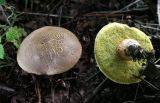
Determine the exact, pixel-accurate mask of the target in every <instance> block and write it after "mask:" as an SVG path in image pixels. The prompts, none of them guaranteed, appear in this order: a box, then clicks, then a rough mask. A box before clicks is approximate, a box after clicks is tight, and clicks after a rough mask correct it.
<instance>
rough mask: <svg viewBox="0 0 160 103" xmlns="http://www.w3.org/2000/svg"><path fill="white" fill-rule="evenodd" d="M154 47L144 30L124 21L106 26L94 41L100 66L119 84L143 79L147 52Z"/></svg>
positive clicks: (104, 72)
mask: <svg viewBox="0 0 160 103" xmlns="http://www.w3.org/2000/svg"><path fill="white" fill-rule="evenodd" d="M152 50H153V46H152V43H151V41H150V39H149V37H148V36H147V35H146V34H145V33H143V32H142V31H140V30H139V29H137V28H135V27H129V26H127V25H125V24H121V23H110V24H108V25H106V26H104V27H103V28H102V29H101V30H100V31H99V32H98V34H97V36H96V39H95V45H94V52H95V58H96V62H97V64H98V66H99V68H100V70H101V71H102V72H103V74H104V75H105V76H106V77H108V78H109V79H111V80H112V81H114V82H116V83H120V84H131V83H137V82H140V81H141V80H143V78H144V77H145V76H144V75H142V74H141V71H143V69H142V64H143V63H145V62H146V58H147V55H146V53H148V52H150V51H152ZM142 59H143V60H142ZM144 59H145V60H144ZM137 77H138V78H137Z"/></svg>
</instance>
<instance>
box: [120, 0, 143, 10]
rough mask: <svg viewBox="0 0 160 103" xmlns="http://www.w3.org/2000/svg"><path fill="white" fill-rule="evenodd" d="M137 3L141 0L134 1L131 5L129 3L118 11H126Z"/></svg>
mask: <svg viewBox="0 0 160 103" xmlns="http://www.w3.org/2000/svg"><path fill="white" fill-rule="evenodd" d="M139 1H141V0H136V1H134V2H132V3H130V4H129V5H127V6H125V7H124V8H122V9H120V11H123V10H126V9H128V8H129V7H131V6H133V5H134V4H136V3H138V2H139Z"/></svg>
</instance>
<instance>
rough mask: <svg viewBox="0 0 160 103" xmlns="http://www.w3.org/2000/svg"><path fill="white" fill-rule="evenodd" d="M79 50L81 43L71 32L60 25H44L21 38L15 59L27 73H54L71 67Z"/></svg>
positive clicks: (77, 58)
mask: <svg viewBox="0 0 160 103" xmlns="http://www.w3.org/2000/svg"><path fill="white" fill-rule="evenodd" d="M81 52H82V47H81V44H80V42H79V40H78V39H77V37H76V36H75V35H74V34H73V33H72V32H70V31H69V30H67V29H65V28H62V27H54V26H45V27H42V28H40V29H37V30H35V31H33V32H32V33H31V34H30V35H28V36H27V37H26V38H25V39H24V40H23V42H22V43H21V45H20V47H19V50H18V53H17V61H18V64H19V66H20V67H21V68H22V69H23V70H24V71H26V72H28V73H33V74H36V75H54V74H59V73H63V72H65V71H67V70H69V69H71V68H72V67H73V66H74V65H75V64H76V63H77V62H78V60H79V58H80V56H81Z"/></svg>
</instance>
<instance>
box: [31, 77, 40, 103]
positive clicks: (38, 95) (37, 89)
mask: <svg viewBox="0 0 160 103" xmlns="http://www.w3.org/2000/svg"><path fill="white" fill-rule="evenodd" d="M31 75H32V79H33V80H34V82H35V92H36V95H37V97H38V103H41V101H42V100H41V92H40V88H39V80H38V77H37V76H36V75H34V74H31Z"/></svg>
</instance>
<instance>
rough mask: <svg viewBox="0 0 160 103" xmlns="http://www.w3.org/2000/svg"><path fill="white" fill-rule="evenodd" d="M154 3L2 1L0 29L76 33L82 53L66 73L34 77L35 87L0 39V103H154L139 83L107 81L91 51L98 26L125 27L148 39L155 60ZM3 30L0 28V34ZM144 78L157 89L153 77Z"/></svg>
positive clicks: (157, 98)
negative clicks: (57, 28)
mask: <svg viewBox="0 0 160 103" xmlns="http://www.w3.org/2000/svg"><path fill="white" fill-rule="evenodd" d="M155 1H156V0H154V1H152V0H147V1H144V0H7V1H6V2H7V3H6V4H5V5H3V6H1V7H3V8H1V10H0V24H1V25H6V26H8V27H10V26H18V27H21V28H24V30H25V31H26V32H27V34H29V33H31V32H32V31H34V30H36V29H38V28H40V27H43V26H46V25H49V26H61V27H64V28H66V29H68V30H70V31H72V32H73V33H74V34H76V36H77V37H78V39H79V40H80V42H81V44H82V48H83V52H82V56H81V58H80V60H79V62H78V63H77V64H76V65H75V66H74V67H73V69H71V70H70V71H67V72H65V73H63V74H58V75H54V76H46V75H43V76H37V78H38V85H39V87H38V89H37V88H35V79H34V78H33V76H32V75H31V74H29V73H26V72H24V71H23V70H22V69H21V68H20V67H19V66H18V63H17V61H16V55H17V50H18V49H17V48H16V47H15V46H14V45H13V44H12V43H10V42H7V41H5V38H2V44H3V46H4V49H5V58H4V59H2V60H0V103H38V98H39V96H41V101H42V103H160V91H159V90H155V89H154V88H152V87H151V86H149V85H147V84H146V83H145V82H143V81H142V82H140V83H137V84H130V85H122V84H117V83H114V82H112V81H111V80H109V79H107V78H106V77H105V76H104V75H103V74H102V73H101V72H100V71H99V68H98V66H97V65H96V61H95V58H94V48H93V47H94V41H95V37H96V35H97V33H98V31H99V30H100V29H101V28H102V27H103V26H104V25H107V24H108V23H111V22H119V23H125V24H128V25H129V26H132V27H137V28H139V29H140V30H142V31H143V32H145V33H146V34H147V35H148V36H150V37H151V41H152V44H153V46H154V49H155V51H156V58H157V59H158V58H159V57H160V55H159V53H160V46H159V45H160V37H159V35H160V32H159V31H160V26H159V25H158V21H157V14H156V2H155ZM2 9H3V11H2ZM5 32H6V30H5V29H3V28H2V27H1V26H0V35H5ZM23 38H25V36H24V37H23ZM146 80H148V81H149V82H150V83H152V84H153V85H155V86H156V87H158V88H160V77H159V76H158V77H156V78H154V79H147V78H146ZM137 88H138V89H137ZM37 90H38V91H37ZM39 90H40V91H39Z"/></svg>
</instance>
